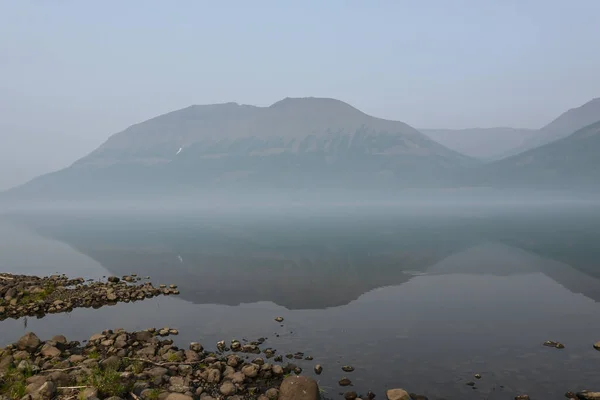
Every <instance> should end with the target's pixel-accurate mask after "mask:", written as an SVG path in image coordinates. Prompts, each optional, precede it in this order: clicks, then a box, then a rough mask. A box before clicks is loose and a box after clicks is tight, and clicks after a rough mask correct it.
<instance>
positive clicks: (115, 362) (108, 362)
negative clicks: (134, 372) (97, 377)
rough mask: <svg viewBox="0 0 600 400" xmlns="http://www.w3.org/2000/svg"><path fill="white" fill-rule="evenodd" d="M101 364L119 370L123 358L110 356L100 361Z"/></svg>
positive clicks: (103, 366)
mask: <svg viewBox="0 0 600 400" xmlns="http://www.w3.org/2000/svg"><path fill="white" fill-rule="evenodd" d="M100 366H101V367H102V368H104V369H113V370H115V371H118V370H119V368H121V359H120V358H119V357H117V356H110V357H108V358H106V359H105V360H103V361H102V362H100Z"/></svg>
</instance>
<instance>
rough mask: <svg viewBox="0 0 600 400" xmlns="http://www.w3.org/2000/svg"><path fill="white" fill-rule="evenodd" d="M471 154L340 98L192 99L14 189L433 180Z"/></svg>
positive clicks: (115, 192)
mask: <svg viewBox="0 0 600 400" xmlns="http://www.w3.org/2000/svg"><path fill="white" fill-rule="evenodd" d="M474 162H475V161H474V160H473V159H471V158H469V157H467V156H464V155H462V154H459V153H457V152H455V151H452V150H450V149H448V148H446V147H444V146H442V145H440V144H438V143H436V142H435V141H433V140H431V139H430V138H428V137H427V136H425V135H423V134H422V133H420V132H419V131H417V130H416V129H414V128H412V127H410V126H409V125H407V124H405V123H403V122H397V121H389V120H384V119H380V118H375V117H372V116H369V115H367V114H365V113H363V112H361V111H359V110H357V109H356V108H354V107H352V106H350V105H348V104H346V103H344V102H341V101H338V100H334V99H325V98H286V99H284V100H281V101H279V102H276V103H275V104H273V105H271V106H270V107H255V106H248V105H239V104H236V103H226V104H213V105H195V106H191V107H188V108H184V109H181V110H178V111H174V112H171V113H168V114H165V115H161V116H158V117H156V118H153V119H150V120H148V121H145V122H142V123H139V124H136V125H133V126H131V127H129V128H127V129H125V130H124V131H122V132H120V133H117V134H115V135H113V136H111V137H110V138H109V139H108V140H107V141H106V142H105V143H104V144H103V145H101V146H100V147H99V148H98V149H96V150H95V151H93V152H92V153H91V154H89V155H87V156H86V157H83V158H82V159H80V160H78V161H76V162H75V163H74V164H73V165H71V166H70V167H68V168H66V169H63V170H61V171H58V172H55V173H52V174H47V175H44V176H41V177H39V178H36V179H34V180H32V181H30V182H29V183H27V184H25V185H23V186H21V187H19V188H16V189H15V190H13V191H11V192H9V193H8V194H9V196H10V197H12V198H16V199H19V198H20V199H23V198H28V199H34V198H43V199H44V200H48V199H54V198H61V199H62V198H68V199H78V198H86V197H87V198H97V197H98V196H99V195H104V196H106V197H112V198H114V197H119V196H126V195H157V194H166V193H183V192H185V191H193V190H209V189H213V188H242V187H243V188H252V189H261V188H277V189H282V188H303V189H305V188H328V189H336V188H357V187H363V188H368V187H372V188H375V187H378V188H389V187H396V186H428V185H440V184H442V183H443V182H445V180H446V179H447V176H449V175H450V174H452V173H455V171H456V170H457V169H460V168H461V167H464V166H468V165H473V163H474ZM182 191H183V192H182Z"/></svg>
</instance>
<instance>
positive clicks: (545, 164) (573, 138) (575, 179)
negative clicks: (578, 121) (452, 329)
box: [471, 121, 600, 187]
mask: <svg viewBox="0 0 600 400" xmlns="http://www.w3.org/2000/svg"><path fill="white" fill-rule="evenodd" d="M599 154H600V121H598V122H596V123H594V124H592V125H589V126H586V127H584V128H582V129H579V130H578V131H577V132H575V133H573V134H572V135H570V136H567V137H565V138H562V139H559V140H556V141H554V142H551V143H548V144H546V145H543V146H541V147H538V148H535V149H532V150H529V151H526V152H524V153H521V154H517V155H515V156H512V157H509V158H505V159H502V160H499V161H496V162H493V163H490V164H486V165H484V166H481V167H479V168H477V171H476V172H474V175H475V176H476V177H477V178H476V179H477V180H478V182H479V183H480V184H490V183H491V184H493V185H509V186H526V187H532V186H550V187H577V186H584V187H585V186H587V187H589V186H592V187H600V178H599V177H600V156H599ZM471 177H473V176H471Z"/></svg>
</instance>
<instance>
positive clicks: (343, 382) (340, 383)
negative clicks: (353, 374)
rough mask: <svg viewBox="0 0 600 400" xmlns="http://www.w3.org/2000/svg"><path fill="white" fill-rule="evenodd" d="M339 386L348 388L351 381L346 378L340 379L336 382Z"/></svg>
mask: <svg viewBox="0 0 600 400" xmlns="http://www.w3.org/2000/svg"><path fill="white" fill-rule="evenodd" d="M338 383H339V385H340V386H350V385H352V381H351V380H350V379H348V378H342V379H340V381H339V382H338Z"/></svg>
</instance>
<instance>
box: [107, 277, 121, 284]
mask: <svg viewBox="0 0 600 400" xmlns="http://www.w3.org/2000/svg"><path fill="white" fill-rule="evenodd" d="M107 280H108V281H109V282H111V283H118V282H119V281H120V280H121V279H120V278H119V277H116V276H109V277H108V279H107Z"/></svg>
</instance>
